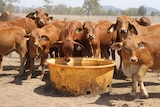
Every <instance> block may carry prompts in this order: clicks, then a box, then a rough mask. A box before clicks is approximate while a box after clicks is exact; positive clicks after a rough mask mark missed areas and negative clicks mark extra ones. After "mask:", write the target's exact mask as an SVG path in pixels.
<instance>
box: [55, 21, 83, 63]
mask: <svg viewBox="0 0 160 107" xmlns="http://www.w3.org/2000/svg"><path fill="white" fill-rule="evenodd" d="M82 36H83V29H82V23H81V22H79V21H68V22H67V23H66V24H65V26H64V27H63V29H62V30H61V33H60V38H59V41H57V43H56V45H57V46H58V47H59V48H60V51H59V52H60V56H61V57H64V59H65V60H66V61H67V62H69V61H70V58H71V57H72V56H73V53H74V48H75V45H77V46H78V49H80V48H84V47H83V45H82V44H80V43H79V42H76V40H81V39H82Z"/></svg>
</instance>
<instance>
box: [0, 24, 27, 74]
mask: <svg viewBox="0 0 160 107" xmlns="http://www.w3.org/2000/svg"><path fill="white" fill-rule="evenodd" d="M25 35H26V31H25V30H24V29H23V28H21V27H16V26H14V27H7V28H1V29H0V41H1V42H0V70H1V71H2V58H3V56H4V55H7V54H9V53H11V52H13V51H16V52H17V53H18V54H19V55H20V61H21V65H20V72H19V74H18V75H19V76H20V75H22V74H23V71H24V61H25V55H26V52H27V47H26V40H25V38H24V36H25Z"/></svg>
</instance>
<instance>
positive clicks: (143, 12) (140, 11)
mask: <svg viewBox="0 0 160 107" xmlns="http://www.w3.org/2000/svg"><path fill="white" fill-rule="evenodd" d="M146 12H147V10H146V8H145V7H144V6H140V7H139V8H138V15H139V16H145V15H146Z"/></svg>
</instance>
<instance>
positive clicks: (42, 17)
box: [26, 9, 53, 28]
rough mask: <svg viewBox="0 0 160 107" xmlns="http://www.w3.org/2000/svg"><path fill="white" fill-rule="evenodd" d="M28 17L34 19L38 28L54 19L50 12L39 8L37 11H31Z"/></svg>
mask: <svg viewBox="0 0 160 107" xmlns="http://www.w3.org/2000/svg"><path fill="white" fill-rule="evenodd" d="M26 17H28V18H31V19H33V20H34V21H35V23H36V25H37V27H38V28H42V27H43V26H45V25H47V24H48V23H49V21H50V20H52V19H53V17H52V16H49V14H48V13H46V12H45V11H44V10H43V9H37V10H36V11H35V12H31V13H29V14H28V15H26Z"/></svg>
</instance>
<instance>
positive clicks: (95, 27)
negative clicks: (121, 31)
mask: <svg viewBox="0 0 160 107" xmlns="http://www.w3.org/2000/svg"><path fill="white" fill-rule="evenodd" d="M111 24H112V23H111V22H110V21H107V20H101V21H99V22H96V23H93V22H91V21H86V22H84V26H83V27H84V31H85V34H86V36H87V39H88V41H89V42H90V43H91V45H92V46H91V47H92V48H93V55H94V57H105V58H109V55H110V52H109V48H110V45H111V44H112V43H114V42H115V40H116V36H117V35H116V32H113V33H110V34H108V33H107V32H106V29H108V28H109V27H110V26H111ZM112 53H114V52H112ZM112 58H113V59H115V55H114V54H112Z"/></svg>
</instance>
